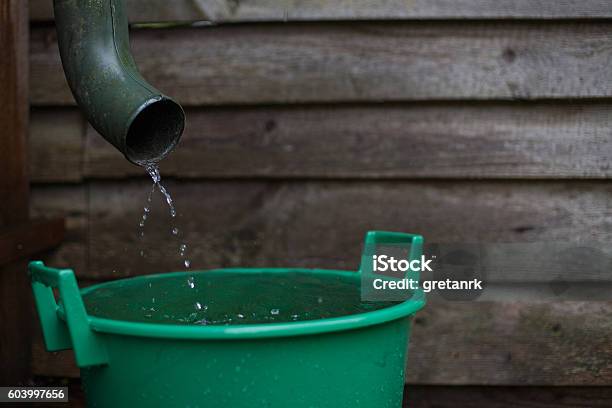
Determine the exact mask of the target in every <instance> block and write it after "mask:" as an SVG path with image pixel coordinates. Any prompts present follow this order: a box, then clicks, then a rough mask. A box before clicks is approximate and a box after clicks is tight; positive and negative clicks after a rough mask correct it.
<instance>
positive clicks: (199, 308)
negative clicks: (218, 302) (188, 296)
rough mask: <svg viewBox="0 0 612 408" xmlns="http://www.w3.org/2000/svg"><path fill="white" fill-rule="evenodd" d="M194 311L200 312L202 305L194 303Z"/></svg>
mask: <svg viewBox="0 0 612 408" xmlns="http://www.w3.org/2000/svg"><path fill="white" fill-rule="evenodd" d="M195 308H196V310H202V304H201V303H200V302H196V303H195Z"/></svg>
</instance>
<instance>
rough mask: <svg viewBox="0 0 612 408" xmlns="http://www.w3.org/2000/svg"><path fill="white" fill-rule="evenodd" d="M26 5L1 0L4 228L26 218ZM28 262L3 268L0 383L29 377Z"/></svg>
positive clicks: (0, 193)
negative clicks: (25, 306)
mask: <svg viewBox="0 0 612 408" xmlns="http://www.w3.org/2000/svg"><path fill="white" fill-rule="evenodd" d="M28 37H29V34H28V4H27V3H25V2H23V1H20V0H0V61H1V63H0V84H1V87H2V88H1V89H2V90H1V91H0V140H1V142H0V143H1V146H0V175H1V177H0V229H4V228H7V227H12V226H16V225H19V224H21V223H24V222H27V219H28V196H29V187H28V169H27V145H26V137H27V132H28V85H29V81H28V67H29V65H28V43H29V41H28ZM25 267H26V262H24V261H18V262H15V263H13V264H10V265H2V267H0V362H1V363H0V366H1V368H0V384H6V385H9V384H11V385H13V384H14V385H18V384H24V383H25V382H26V381H27V379H28V377H29V375H30V367H28V364H27V362H28V361H29V360H30V348H29V345H28V344H27V343H25V342H24V341H23V339H24V338H26V339H27V338H28V337H29V335H30V331H31V330H30V320H31V314H30V310H29V309H28V308H24V307H23V304H24V303H25V304H27V302H29V301H31V296H30V289H29V285H28V278H27V276H26V274H25V273H24V272H25Z"/></svg>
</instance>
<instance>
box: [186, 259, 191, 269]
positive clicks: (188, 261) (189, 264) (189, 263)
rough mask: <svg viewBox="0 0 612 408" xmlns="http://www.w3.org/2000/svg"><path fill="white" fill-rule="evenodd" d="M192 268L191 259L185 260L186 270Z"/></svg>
mask: <svg viewBox="0 0 612 408" xmlns="http://www.w3.org/2000/svg"><path fill="white" fill-rule="evenodd" d="M190 266H191V261H190V260H189V259H185V268H189V267H190Z"/></svg>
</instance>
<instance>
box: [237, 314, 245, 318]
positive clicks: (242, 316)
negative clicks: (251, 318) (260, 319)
mask: <svg viewBox="0 0 612 408" xmlns="http://www.w3.org/2000/svg"><path fill="white" fill-rule="evenodd" d="M236 317H237V318H239V319H244V315H243V314H242V313H238V314H237V315H236Z"/></svg>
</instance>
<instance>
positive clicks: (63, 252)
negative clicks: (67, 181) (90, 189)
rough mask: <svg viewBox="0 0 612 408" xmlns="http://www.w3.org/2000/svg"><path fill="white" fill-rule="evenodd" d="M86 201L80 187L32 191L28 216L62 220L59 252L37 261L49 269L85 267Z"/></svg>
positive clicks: (48, 187) (85, 195)
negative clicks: (64, 228) (61, 239)
mask: <svg viewBox="0 0 612 408" xmlns="http://www.w3.org/2000/svg"><path fill="white" fill-rule="evenodd" d="M87 208H88V198H87V190H86V189H85V188H84V186H79V185H75V186H63V185H55V186H53V185H45V186H41V185H39V186H36V187H35V188H34V189H33V190H32V197H31V200H30V213H31V215H32V216H33V217H37V218H45V217H46V218H58V217H62V218H64V219H65V226H66V233H65V236H64V241H63V242H62V244H61V245H60V247H59V248H57V249H55V250H54V251H52V252H49V253H47V254H44V256H41V258H42V259H43V260H44V261H45V262H47V263H48V264H49V265H52V266H55V267H58V268H62V267H66V268H73V269H75V270H76V271H77V272H79V271H84V270H86V267H87V259H88V253H87V239H88V235H87V227H88V219H89V216H88V213H87Z"/></svg>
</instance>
